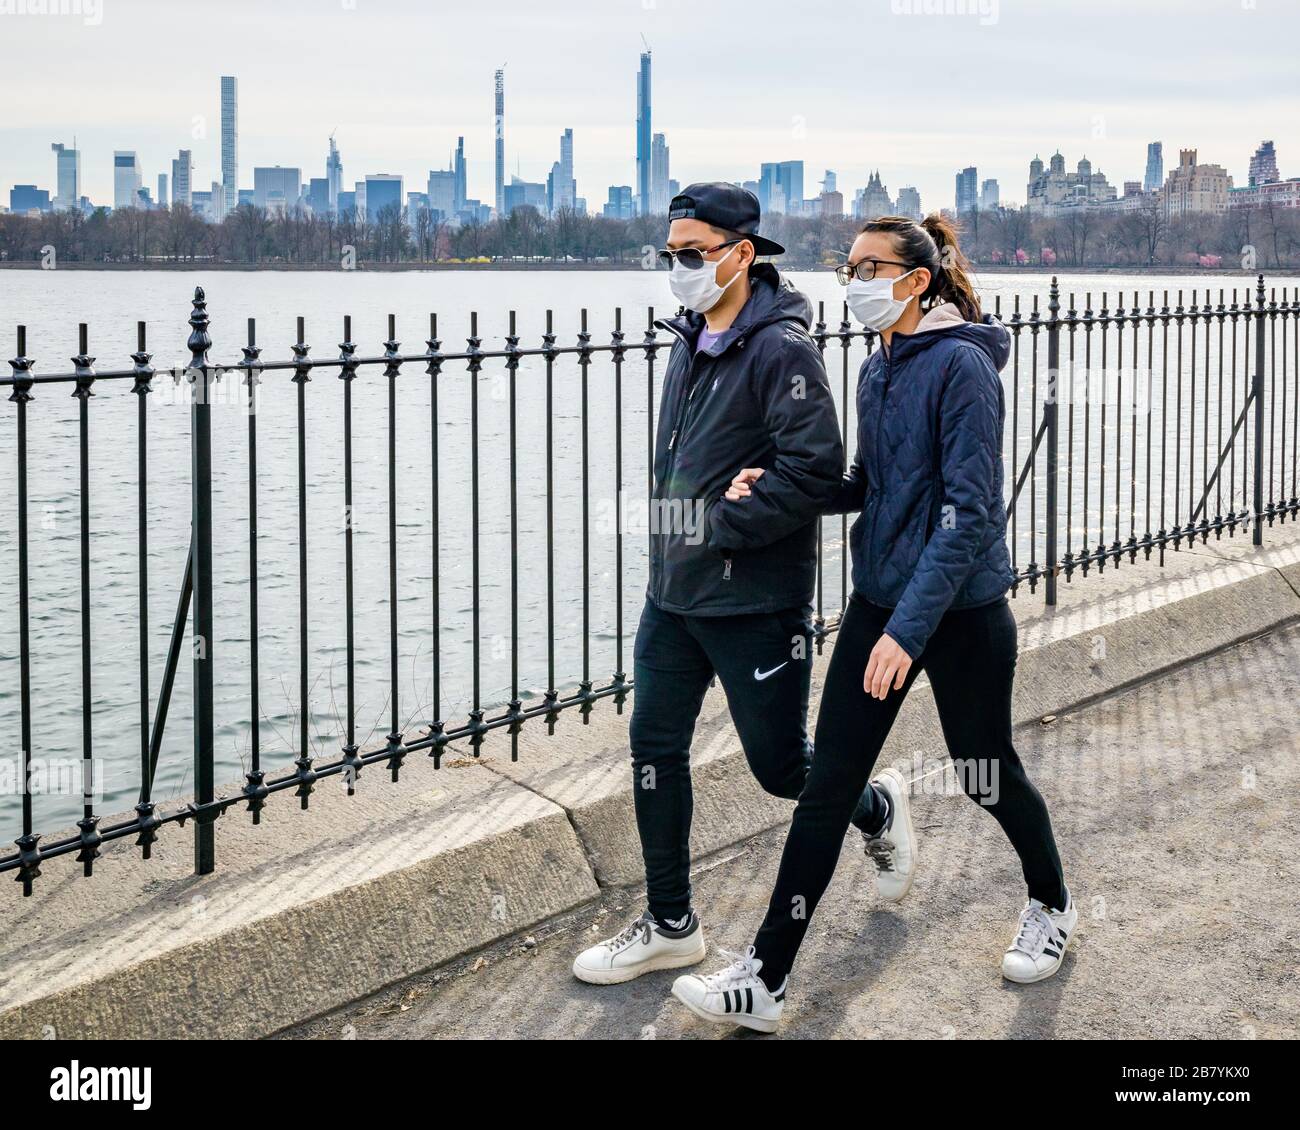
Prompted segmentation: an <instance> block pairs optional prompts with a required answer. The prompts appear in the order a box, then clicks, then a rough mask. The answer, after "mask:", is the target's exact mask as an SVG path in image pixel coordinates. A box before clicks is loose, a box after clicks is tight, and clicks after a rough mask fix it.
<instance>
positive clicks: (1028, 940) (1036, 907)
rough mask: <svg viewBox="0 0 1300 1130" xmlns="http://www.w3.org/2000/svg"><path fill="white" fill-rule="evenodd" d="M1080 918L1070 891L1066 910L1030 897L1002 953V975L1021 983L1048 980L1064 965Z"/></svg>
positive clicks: (1027, 983)
mask: <svg viewBox="0 0 1300 1130" xmlns="http://www.w3.org/2000/svg"><path fill="white" fill-rule="evenodd" d="M1078 921H1079V912H1078V911H1077V910H1075V909H1074V899H1073V898H1071V897H1070V893H1069V892H1068V891H1067V892H1066V894H1065V909H1064V910H1052V909H1051V908H1050V907H1047V906H1045V905H1044V904H1043V903H1041V902H1039V901H1038V900H1037V899H1030V900H1029V901H1028V902H1027V903H1025V909H1024V910H1022V911H1021V912H1020V924H1019V925H1018V926H1017V928H1016V936H1015V938H1014V939H1013V940H1012V942H1011V945H1010V946H1009V947H1008V949H1007V952H1006V953H1004V954H1003V955H1002V976H1003V977H1005V978H1006V979H1007V980H1008V981H1015V982H1016V984H1018V985H1032V984H1033V983H1034V982H1035V981H1045V980H1046V979H1047V978H1048V977H1050V976H1051V975H1052V974H1053V973H1055V972H1056V971H1057V970H1058V969H1060V968H1061V961H1062V960H1063V959H1064V957H1065V949H1066V947H1067V946H1068V945H1069V944H1070V942H1071V941H1072V940H1073V939H1074V927H1075V925H1076V924H1077V923H1078Z"/></svg>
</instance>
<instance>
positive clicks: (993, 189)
mask: <svg viewBox="0 0 1300 1130" xmlns="http://www.w3.org/2000/svg"><path fill="white" fill-rule="evenodd" d="M999 198H1000V193H999V190H998V182H997V181H996V180H986V181H985V182H984V183H983V184H982V185H980V211H981V212H996V211H997V208H998V202H999Z"/></svg>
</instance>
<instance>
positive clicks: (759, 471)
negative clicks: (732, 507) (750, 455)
mask: <svg viewBox="0 0 1300 1130" xmlns="http://www.w3.org/2000/svg"><path fill="white" fill-rule="evenodd" d="M762 477H763V468H762V467H746V468H745V469H744V470H743V471H740V472H739V473H738V474H737V475H736V477H735V478H734V479H732V480H731V486H729V487H728V488H727V493H726V494H724V495H723V496H722V497H723V498H725V499H726V500H727V501H728V502H739V501H740V500H741V499H742V498H748V497H749V484H750V483H756V482H758V480H759V479H761V478H762Z"/></svg>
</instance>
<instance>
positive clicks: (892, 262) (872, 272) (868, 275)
mask: <svg viewBox="0 0 1300 1130" xmlns="http://www.w3.org/2000/svg"><path fill="white" fill-rule="evenodd" d="M910 266H911V264H910V263H900V262H899V261H898V260H897V259H860V260H859V261H858V262H856V263H841V264H840V265H839V266H838V267H836V268H835V277H836V278H837V279H838V280H839V284H840V286H848V285H849V283H851V282H852V281H853V280H854V279H857V280H858V281H859V282H870V281H871V280H872V279H874V278H875V277H876V268H877V267H910Z"/></svg>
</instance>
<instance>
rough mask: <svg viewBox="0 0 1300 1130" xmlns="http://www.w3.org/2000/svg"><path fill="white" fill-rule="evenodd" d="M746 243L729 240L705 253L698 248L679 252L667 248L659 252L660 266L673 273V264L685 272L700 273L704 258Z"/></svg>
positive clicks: (741, 240) (685, 248) (689, 248)
mask: <svg viewBox="0 0 1300 1130" xmlns="http://www.w3.org/2000/svg"><path fill="white" fill-rule="evenodd" d="M744 242H745V241H744V240H743V239H729V240H727V242H726V243H719V244H718V246H717V247H709V248H706V249H705V250H703V251H701V250H700V249H699V248H698V247H683V248H682V249H681V250H679V251H670V250H669V249H668V248H667V247H664V248H661V249H660V251H659V265H660V266H661V267H666V268H667V269H668V270H670V271H671V270H672V269H673V264H675V263H680V264H681V265H682V267H683V268H684V269H685V270H688V271H698V270H699V269H700V268H701V267H703V266H704V256H706V255H712V254H713V253H714V252H715V251H721V250H722V249H723V248H724V247H733V246H734V245H735V244H737V243H744Z"/></svg>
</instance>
